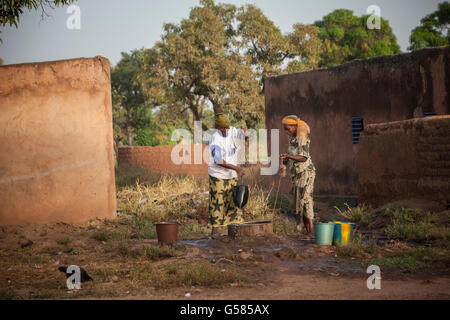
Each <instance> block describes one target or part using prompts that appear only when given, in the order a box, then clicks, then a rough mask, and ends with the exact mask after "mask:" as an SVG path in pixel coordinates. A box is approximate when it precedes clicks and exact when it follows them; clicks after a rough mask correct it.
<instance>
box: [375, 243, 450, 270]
mask: <svg viewBox="0 0 450 320" xmlns="http://www.w3.org/2000/svg"><path fill="white" fill-rule="evenodd" d="M448 257H449V252H448V250H438V249H435V248H409V249H407V250H403V251H400V252H397V253H395V254H393V255H391V256H388V257H377V258H373V259H369V260H367V261H366V264H368V265H371V264H375V265H378V266H380V267H382V266H388V267H393V268H399V269H400V270H409V271H414V270H417V269H419V268H423V267H426V266H427V265H429V264H431V263H433V262H436V261H448Z"/></svg>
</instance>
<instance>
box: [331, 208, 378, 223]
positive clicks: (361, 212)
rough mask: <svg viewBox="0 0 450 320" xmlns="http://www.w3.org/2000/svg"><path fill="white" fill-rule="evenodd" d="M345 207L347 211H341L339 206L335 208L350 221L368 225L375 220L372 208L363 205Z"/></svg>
mask: <svg viewBox="0 0 450 320" xmlns="http://www.w3.org/2000/svg"><path fill="white" fill-rule="evenodd" d="M344 205H345V207H346V209H345V210H341V209H339V208H338V207H337V206H334V208H335V209H336V210H337V211H338V212H339V214H340V215H341V216H343V217H344V218H345V219H347V220H348V221H350V222H356V223H361V225H368V224H369V223H370V222H371V221H372V220H373V216H372V215H371V214H370V210H371V207H370V206H367V205H364V204H363V205H361V206H356V207H351V206H349V205H348V204H347V203H345V204H344Z"/></svg>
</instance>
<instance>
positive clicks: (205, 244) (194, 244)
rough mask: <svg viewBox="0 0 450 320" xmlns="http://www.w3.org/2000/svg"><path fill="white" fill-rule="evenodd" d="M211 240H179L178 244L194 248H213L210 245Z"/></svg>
mask: <svg viewBox="0 0 450 320" xmlns="http://www.w3.org/2000/svg"><path fill="white" fill-rule="evenodd" d="M210 241H211V239H209V238H202V239H191V240H179V241H178V242H177V243H178V244H181V245H186V246H192V247H211V243H210Z"/></svg>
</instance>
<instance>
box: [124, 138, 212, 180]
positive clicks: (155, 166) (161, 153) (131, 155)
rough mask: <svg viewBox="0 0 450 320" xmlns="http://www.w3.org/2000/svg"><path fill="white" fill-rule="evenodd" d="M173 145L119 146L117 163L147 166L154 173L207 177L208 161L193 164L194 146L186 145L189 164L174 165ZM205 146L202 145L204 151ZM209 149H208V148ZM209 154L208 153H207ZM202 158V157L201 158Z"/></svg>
mask: <svg viewBox="0 0 450 320" xmlns="http://www.w3.org/2000/svg"><path fill="white" fill-rule="evenodd" d="M173 148H174V146H156V147H147V146H145V147H144V146H133V147H130V146H120V147H119V152H118V163H119V165H125V166H134V165H139V166H141V167H143V168H147V169H148V170H149V171H150V172H155V173H173V174H179V175H192V176H195V177H199V178H206V177H208V162H207V161H209V156H208V157H207V158H206V160H207V161H203V163H202V164H194V146H193V145H191V147H190V148H189V147H186V148H187V149H190V151H187V152H188V153H189V154H188V157H189V159H190V162H191V164H184V163H182V164H179V165H176V164H175V163H173V162H172V160H171V154H172V149H173ZM206 148H207V147H206V146H203V147H202V150H203V151H202V152H205V149H206ZM208 150H209V149H208ZM208 155H209V154H208ZM202 159H203V158H202Z"/></svg>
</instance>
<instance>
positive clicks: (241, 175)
mask: <svg viewBox="0 0 450 320" xmlns="http://www.w3.org/2000/svg"><path fill="white" fill-rule="evenodd" d="M236 172H237V174H238V176H239V178H240V177H243V176H244V175H245V171H244V169H242V168H239V167H238V170H237V171H236Z"/></svg>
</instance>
